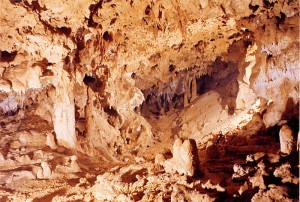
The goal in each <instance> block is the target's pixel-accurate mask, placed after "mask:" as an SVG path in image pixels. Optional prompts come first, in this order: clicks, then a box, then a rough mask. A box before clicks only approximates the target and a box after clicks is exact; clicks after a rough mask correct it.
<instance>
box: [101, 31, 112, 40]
mask: <svg viewBox="0 0 300 202" xmlns="http://www.w3.org/2000/svg"><path fill="white" fill-rule="evenodd" d="M103 39H104V40H105V41H113V37H112V34H111V33H110V32H108V31H105V32H104V33H103Z"/></svg>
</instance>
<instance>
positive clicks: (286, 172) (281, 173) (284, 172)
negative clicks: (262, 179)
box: [274, 163, 299, 184]
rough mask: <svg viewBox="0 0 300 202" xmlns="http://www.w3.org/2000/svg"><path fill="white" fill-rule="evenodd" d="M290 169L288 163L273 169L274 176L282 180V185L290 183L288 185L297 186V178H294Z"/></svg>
mask: <svg viewBox="0 0 300 202" xmlns="http://www.w3.org/2000/svg"><path fill="white" fill-rule="evenodd" d="M290 169H291V165H290V164H289V163H285V164H283V165H281V166H280V167H278V168H276V169H275V171H274V176H275V177H280V178H282V180H281V181H282V183H286V182H290V183H294V184H298V183H299V178H298V177H296V176H294V175H293V174H292V173H291V170H290Z"/></svg>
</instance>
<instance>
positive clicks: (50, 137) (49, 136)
mask: <svg viewBox="0 0 300 202" xmlns="http://www.w3.org/2000/svg"><path fill="white" fill-rule="evenodd" d="M46 144H47V146H49V147H50V148H51V149H56V148H57V145H56V143H55V140H54V136H53V134H52V133H48V134H47V138H46Z"/></svg>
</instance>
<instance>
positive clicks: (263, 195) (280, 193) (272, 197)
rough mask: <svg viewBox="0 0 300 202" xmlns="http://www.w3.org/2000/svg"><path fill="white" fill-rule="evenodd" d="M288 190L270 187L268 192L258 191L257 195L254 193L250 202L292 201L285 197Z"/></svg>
mask: <svg viewBox="0 0 300 202" xmlns="http://www.w3.org/2000/svg"><path fill="white" fill-rule="evenodd" d="M287 192H288V190H287V189H286V188H284V187H279V186H271V187H270V190H268V191H266V192H264V191H263V189H260V190H259V191H258V193H256V194H255V195H254V196H253V197H252V199H251V201H252V202H256V201H293V200H291V199H289V198H288V197H286V196H287V195H288V194H287Z"/></svg>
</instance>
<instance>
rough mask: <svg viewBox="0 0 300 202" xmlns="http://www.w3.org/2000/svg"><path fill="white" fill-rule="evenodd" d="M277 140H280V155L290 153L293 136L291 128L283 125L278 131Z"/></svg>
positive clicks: (292, 146) (292, 147)
mask: <svg viewBox="0 0 300 202" xmlns="http://www.w3.org/2000/svg"><path fill="white" fill-rule="evenodd" d="M279 140H280V152H281V153H282V155H284V156H286V155H290V154H291V152H292V151H293V149H294V145H295V142H294V136H293V131H292V129H291V128H290V127H289V126H287V125H283V126H282V127H281V129H280V131H279Z"/></svg>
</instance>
